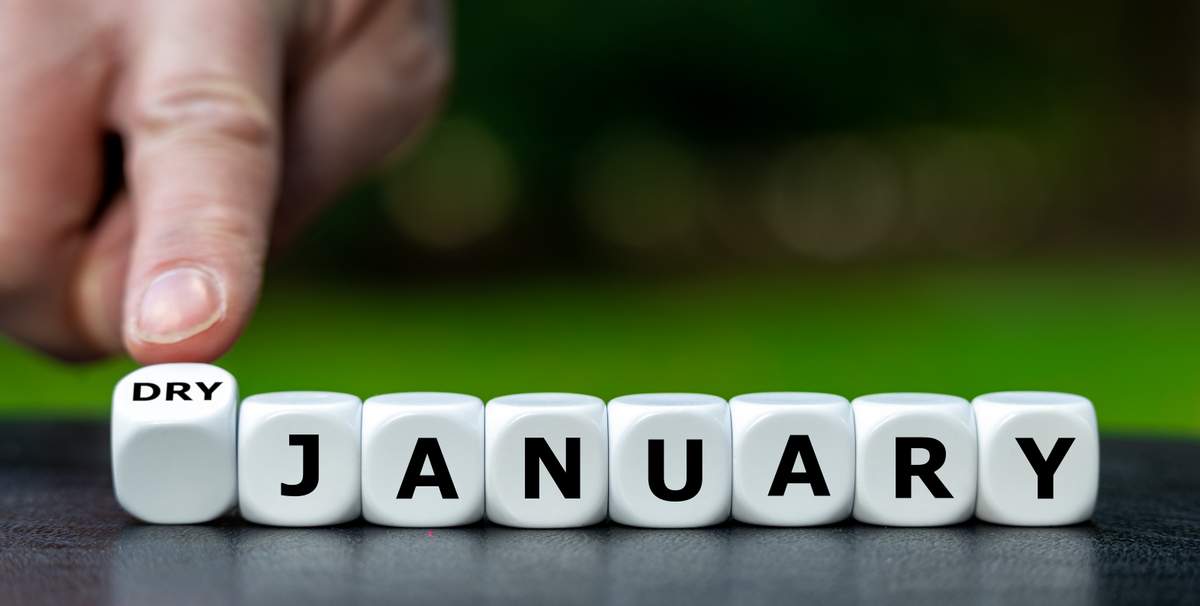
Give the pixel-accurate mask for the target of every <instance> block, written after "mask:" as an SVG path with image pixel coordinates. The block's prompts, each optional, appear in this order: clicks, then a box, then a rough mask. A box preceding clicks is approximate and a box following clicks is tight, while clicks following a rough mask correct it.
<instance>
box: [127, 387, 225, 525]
mask: <svg viewBox="0 0 1200 606" xmlns="http://www.w3.org/2000/svg"><path fill="white" fill-rule="evenodd" d="M237 399H238V389H237V382H236V381H234V379H233V376H232V375H230V374H229V373H228V372H225V371H224V370H222V369H220V368H217V367H216V366H211V365H208V364H159V365H156V366H147V367H145V368H140V369H138V370H135V371H133V372H131V373H129V374H128V375H126V376H125V378H123V379H121V381H120V382H118V383H117V387H116V389H114V390H113V408H112V471H113V488H114V490H115V491H116V495H117V502H118V503H120V504H121V507H123V508H125V511H128V512H129V513H130V514H131V515H133V516H134V517H136V518H138V519H141V520H143V521H145V522H151V523H155V524H195V523H199V522H207V521H209V520H212V519H214V518H216V517H218V516H220V515H221V514H223V513H225V512H227V511H229V510H230V509H232V508H233V506H234V505H235V504H236V502H237V441H236V440H237Z"/></svg>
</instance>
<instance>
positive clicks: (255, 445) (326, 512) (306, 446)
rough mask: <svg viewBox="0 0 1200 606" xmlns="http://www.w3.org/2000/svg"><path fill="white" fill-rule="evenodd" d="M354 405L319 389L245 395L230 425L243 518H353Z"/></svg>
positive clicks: (315, 521)
mask: <svg viewBox="0 0 1200 606" xmlns="http://www.w3.org/2000/svg"><path fill="white" fill-rule="evenodd" d="M361 417H362V402H361V401H360V400H359V399H358V398H357V397H355V396H352V395H348V394H342V393H332V392H324V391H289V392H278V393H266V394H259V395H255V396H250V397H249V398H246V400H245V401H243V402H242V410H241V416H240V421H239V427H238V495H239V506H240V509H241V515H242V517H243V518H245V519H246V520H249V521H251V522H256V523H258V524H270V525H273V526H325V525H330V524H341V523H342V522H348V521H350V520H353V519H354V518H356V517H358V514H359V510H360V506H361V502H362V494H361V489H360V481H361V476H360V471H359V460H360V453H359V435H360V429H361Z"/></svg>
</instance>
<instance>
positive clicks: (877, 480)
mask: <svg viewBox="0 0 1200 606" xmlns="http://www.w3.org/2000/svg"><path fill="white" fill-rule="evenodd" d="M852 408H853V409H854V427H855V434H856V435H855V441H856V443H857V444H856V448H855V450H856V462H855V469H856V471H855V489H854V519H856V520H858V521H860V522H866V523H868V524H881V525H885V526H943V525H949V524H958V523H960V522H965V521H966V520H968V519H969V518H970V517H971V515H972V514H973V513H974V512H975V489H976V478H977V475H978V468H977V452H978V445H977V443H976V439H975V418H974V415H973V414H972V412H971V406H970V405H969V404H967V401H966V400H964V399H962V398H958V397H955V396H945V395H939V394H922V393H893V394H877V395H872V396H863V397H861V398H858V399H856V400H854V403H853V405H852ZM943 457H944V459H943Z"/></svg>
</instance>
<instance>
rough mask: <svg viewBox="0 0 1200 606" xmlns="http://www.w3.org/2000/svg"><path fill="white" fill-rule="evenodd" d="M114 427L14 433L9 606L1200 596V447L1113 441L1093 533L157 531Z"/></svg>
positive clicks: (4, 521)
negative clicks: (125, 495)
mask: <svg viewBox="0 0 1200 606" xmlns="http://www.w3.org/2000/svg"><path fill="white" fill-rule="evenodd" d="M107 432H108V428H107V426H106V425H102V424H62V423H58V424H49V423H19V424H13V423H9V424H0V604H25V603H54V604H66V603H80V604H102V603H110V602H111V603H121V604H155V605H161V604H186V603H205V604H210V603H252V604H273V603H281V604H304V603H330V602H339V603H346V604H349V603H372V602H388V603H406V602H411V603H417V604H420V603H428V602H459V603H472V604H479V603H514V604H533V603H542V602H548V603H555V604H572V603H579V604H592V603H608V604H631V603H639V602H641V603H686V604H707V603H722V602H736V603H739V604H750V603H762V604H780V603H795V602H809V603H814V604H826V603H834V602H839V603H840V602H850V603H876V602H887V603H897V602H914V603H926V604H928V603H931V602H935V601H937V602H945V603H958V602H989V603H996V602H1029V603H1045V602H1053V603H1055V604H1059V605H1065V604H1074V603H1088V602H1121V603H1126V602H1148V603H1180V602H1191V603H1196V602H1200V442H1188V441H1155V440H1124V439H1122V440H1117V439H1106V440H1104V442H1103V444H1102V456H1103V465H1102V476H1101V485H1100V501H1099V505H1098V508H1097V511H1096V516H1095V519H1094V520H1093V522H1092V523H1090V524H1087V525H1082V526H1074V527H1068V528H1043V529H1036V528H1007V527H1001V526H992V525H987V524H983V523H969V524H965V525H961V526H954V527H949V528H921V529H900V528H879V527H872V526H864V525H860V524H855V523H849V522H848V523H845V524H841V525H838V526H832V527H824V528H809V529H799V528H798V529H786V528H758V527H754V526H745V525H740V524H732V523H731V524H727V525H723V526H719V527H716V528H709V529H697V530H640V529H635V528H627V527H622V526H617V525H604V526H598V527H593V528H585V529H577V530H555V531H544V530H515V529H508V528H503V527H499V526H494V525H487V524H483V525H479V526H472V527H467V528H458V529H437V530H432V531H429V530H414V529H395V528H382V527H376V526H370V525H366V524H362V523H356V524H351V525H346V526H339V527H336V528H321V529H287V528H268V527H262V526H254V525H250V524H246V523H243V522H241V521H239V520H237V519H236V518H228V519H225V520H221V521H220V522H218V523H214V524H211V525H205V526H146V525H142V524H139V523H137V522H135V521H134V520H132V519H130V518H129V517H128V516H126V515H125V514H124V513H123V512H122V511H121V510H120V508H119V507H118V506H117V504H116V502H115V500H114V499H113V494H112V487H111V485H110V481H111V480H110V476H109V470H108V464H109V459H108V435H107Z"/></svg>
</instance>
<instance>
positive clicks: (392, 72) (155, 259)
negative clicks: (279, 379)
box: [0, 0, 450, 363]
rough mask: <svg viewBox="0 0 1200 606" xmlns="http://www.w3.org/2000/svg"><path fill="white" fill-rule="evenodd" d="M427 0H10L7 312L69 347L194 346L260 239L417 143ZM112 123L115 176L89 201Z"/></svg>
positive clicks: (5, 112) (170, 352)
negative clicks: (119, 175) (116, 188)
mask: <svg viewBox="0 0 1200 606" xmlns="http://www.w3.org/2000/svg"><path fill="white" fill-rule="evenodd" d="M444 9H445V7H444V6H443V4H442V3H441V2H440V1H438V0H260V1H257V2H255V1H247V0H170V1H162V0H105V1H104V2H95V1H94V0H0V65H3V66H4V69H3V70H0V167H2V168H0V330H3V331H4V332H6V333H8V334H9V335H10V336H12V337H13V338H15V339H17V340H18V341H21V342H23V343H26V344H28V345H31V346H33V347H36V348H39V349H41V350H43V351H45V352H48V353H51V354H53V355H56V356H58V357H61V358H64V359H73V360H82V359H90V358H95V357H98V356H103V355H108V354H112V353H116V352H119V351H121V350H122V349H124V350H126V351H128V353H129V354H130V355H132V356H133V357H134V358H135V359H137V360H138V361H140V362H143V363H159V362H169V361H204V360H210V359H213V358H216V357H218V356H219V355H221V354H222V353H223V352H224V351H225V350H226V349H228V348H229V347H230V346H231V345H232V344H233V342H234V340H235V339H236V338H237V336H238V335H239V334H240V332H241V331H242V329H243V327H244V326H245V323H246V321H247V320H248V319H249V316H250V314H251V313H252V311H253V309H254V306H255V305H256V303H257V300H258V292H259V287H260V282H261V277H262V266H263V263H264V260H265V257H266V255H267V250H268V244H269V241H270V240H271V239H272V238H274V239H276V240H279V239H286V238H287V237H288V236H289V235H290V234H292V233H294V232H295V231H296V230H297V229H298V228H299V227H300V226H302V225H303V224H304V223H305V222H306V221H307V220H308V219H309V218H310V217H311V216H312V215H313V214H314V213H315V211H316V210H317V209H318V208H319V207H320V206H321V204H322V203H324V202H325V201H327V200H329V199H330V198H331V197H332V196H333V195H334V194H335V193H336V192H337V190H338V189H339V188H340V186H341V185H343V184H344V183H345V182H346V181H347V180H348V179H350V178H351V177H353V176H354V175H355V174H356V173H358V172H359V171H361V170H362V169H363V168H365V167H367V166H369V165H370V164H372V163H373V162H375V161H377V160H378V159H379V158H381V157H382V156H384V155H386V154H387V153H388V152H389V151H391V150H393V149H395V148H396V147H397V146H398V145H401V144H403V143H404V142H406V141H408V140H409V139H410V138H411V137H412V135H413V134H414V132H415V131H416V130H418V128H419V126H420V125H421V124H422V123H423V122H424V121H425V120H426V119H427V118H428V117H429V116H430V115H431V113H432V111H433V110H434V109H435V107H436V106H437V104H438V101H439V99H440V97H441V92H442V89H443V87H444V84H445V82H446V80H447V78H448V74H449V63H450V60H449V51H448V48H447V41H446V32H445V20H444V18H445V13H444ZM106 133H116V134H118V135H120V137H121V140H122V142H123V146H124V151H125V158H124V161H125V164H124V182H125V185H126V187H125V189H124V190H123V191H121V192H119V193H117V194H116V196H115V197H114V198H113V199H112V200H111V203H109V204H106V205H101V204H100V202H101V200H100V198H101V197H102V191H101V190H102V187H103V185H104V183H103V181H104V178H103V177H104V170H103V165H104V150H103V147H104V146H103V145H102V141H103V140H104V138H105V135H106Z"/></svg>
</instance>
